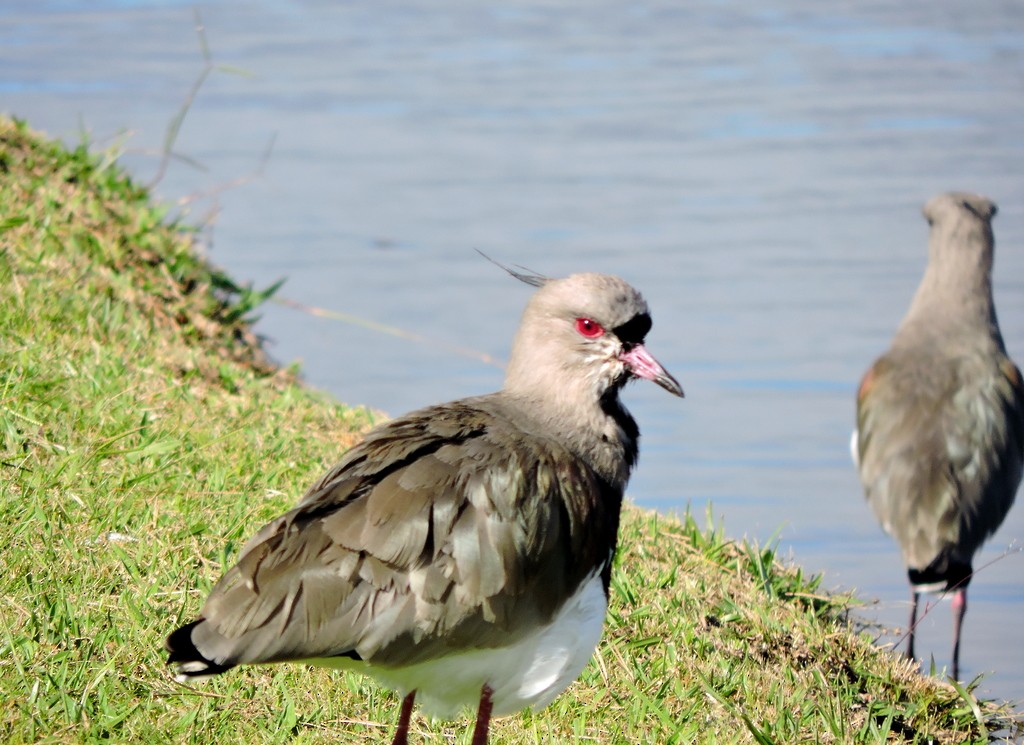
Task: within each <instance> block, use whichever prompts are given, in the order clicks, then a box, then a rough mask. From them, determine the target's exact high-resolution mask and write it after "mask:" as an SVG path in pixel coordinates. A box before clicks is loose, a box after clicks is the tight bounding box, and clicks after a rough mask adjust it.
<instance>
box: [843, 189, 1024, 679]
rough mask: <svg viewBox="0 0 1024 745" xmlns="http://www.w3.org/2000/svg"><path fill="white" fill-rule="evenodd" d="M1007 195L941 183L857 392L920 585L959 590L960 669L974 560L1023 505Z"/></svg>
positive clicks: (888, 525) (880, 484) (893, 517)
mask: <svg viewBox="0 0 1024 745" xmlns="http://www.w3.org/2000/svg"><path fill="white" fill-rule="evenodd" d="M995 213H996V206H995V205H994V204H992V203H991V202H990V201H988V200H987V199H984V198H983V197H979V196H975V195H973V194H961V193H954V194H942V195H939V196H937V197H935V198H933V199H932V200H930V201H929V202H928V203H927V204H926V205H925V207H924V216H925V217H926V218H927V220H928V223H929V225H930V226H931V236H930V239H929V242H928V267H927V269H926V270H925V273H924V278H923V279H922V280H921V284H920V286H919V287H918V289H917V294H915V295H914V299H913V302H912V303H911V305H910V310H909V311H908V312H907V315H906V316H905V317H904V319H903V322H902V323H901V324H900V326H899V329H898V330H897V331H896V336H895V338H894V339H893V341H892V346H891V347H890V348H889V350H888V351H887V352H886V353H885V354H883V355H882V356H881V357H879V358H878V360H876V361H875V363H874V364H873V365H872V366H871V368H870V369H869V370H868V371H867V373H866V374H865V375H864V378H863V380H862V381H861V384H860V388H859V390H858V393H857V429H856V431H855V433H854V442H853V451H854V460H855V461H856V462H857V467H858V470H859V472H860V478H861V482H862V483H863V485H864V493H865V495H866V496H867V501H868V503H869V504H870V505H871V509H872V510H873V511H874V513H875V516H876V517H877V518H878V520H879V521H880V522H881V524H882V527H883V528H884V529H885V530H886V531H887V532H888V533H890V534H891V535H892V536H893V537H894V538H895V539H896V540H897V542H898V543H899V545H900V548H901V550H902V552H903V561H904V563H905V564H906V567H907V575H908V577H909V579H910V585H911V610H910V627H909V630H908V641H907V655H908V656H909V657H911V658H913V656H914V627H915V626H916V624H917V603H918V596H919V594H920V593H921V592H922V591H938V592H952V594H953V659H952V673H953V677H954V678H959V674H960V666H959V660H960V629H961V625H962V623H963V618H964V614H965V613H966V611H967V585H968V583H969V582H970V580H971V574H972V571H973V570H972V566H971V561H972V559H973V557H974V553H975V552H976V551H977V550H978V548H979V547H980V546H981V544H982V543H983V542H984V541H985V540H986V539H987V538H988V537H989V536H990V535H992V533H993V532H994V531H995V530H996V528H998V527H999V525H1000V523H1002V522H1003V518H1004V517H1006V513H1007V511H1008V510H1009V509H1010V505H1011V504H1013V500H1014V495H1015V494H1016V492H1017V485H1018V484H1019V483H1020V478H1021V465H1022V459H1024V385H1022V384H1021V374H1020V370H1018V369H1017V367H1016V366H1015V365H1014V364H1013V362H1012V361H1011V360H1010V358H1009V357H1007V355H1006V350H1005V348H1004V346H1003V339H1002V336H1001V335H1000V333H999V324H998V323H997V322H996V310H995V306H994V304H993V302H992V254H993V239H992V226H991V219H992V216H993V215H995Z"/></svg>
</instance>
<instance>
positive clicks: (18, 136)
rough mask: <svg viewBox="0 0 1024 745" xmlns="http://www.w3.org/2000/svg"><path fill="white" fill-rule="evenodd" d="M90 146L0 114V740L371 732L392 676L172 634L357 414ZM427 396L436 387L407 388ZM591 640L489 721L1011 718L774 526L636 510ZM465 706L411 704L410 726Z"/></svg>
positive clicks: (682, 726)
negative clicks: (203, 677) (204, 658)
mask: <svg viewBox="0 0 1024 745" xmlns="http://www.w3.org/2000/svg"><path fill="white" fill-rule="evenodd" d="M194 238H195V235H194V233H193V232H192V231H191V230H190V229H189V228H188V227H187V226H183V225H178V224H168V222H167V220H166V215H165V213H164V212H163V211H162V210H161V209H160V208H159V207H158V206H156V205H154V204H153V203H152V202H151V201H150V199H149V196H148V194H146V192H145V191H144V190H142V189H140V188H139V187H137V186H136V185H134V184H133V183H132V181H131V180H129V179H128V178H127V177H126V176H125V175H124V174H123V173H122V172H120V171H119V170H118V168H117V166H116V164H115V162H114V159H112V158H109V157H106V158H105V157H101V156H96V155H91V154H89V153H88V152H87V151H86V149H84V148H79V149H77V150H73V151H68V150H66V149H65V148H63V147H62V146H59V145H57V144H54V143H52V142H49V141H47V140H45V139H41V138H39V137H38V136H36V135H34V134H33V133H31V132H30V131H29V130H28V129H27V128H26V127H25V126H24V125H22V124H19V123H15V122H11V121H9V120H4V119H0V546H2V547H3V548H2V556H3V570H4V571H3V572H2V573H0V740H2V741H3V742H6V743H27V742H89V743H92V742H119V743H120V742H136V743H160V742H168V743H196V744H200V743H202V744H206V743H213V742H217V743H236V742H238V743H283V742H296V743H321V742H322V743H328V742H329V743H339V742H341V743H349V742H352V743H355V742H364V741H367V740H369V741H377V742H389V741H390V735H391V730H392V727H393V724H394V720H395V718H396V714H397V707H396V704H397V702H396V699H395V697H394V695H393V694H391V693H389V692H388V691H385V690H382V689H380V688H378V687H376V686H375V685H374V684H372V683H371V682H369V681H367V680H364V679H361V678H358V677H355V676H352V675H346V674H340V673H336V672H331V671H326V670H311V669H307V668H303V667H301V666H297V665H282V666H271V667H263V668H246V669H240V670H235V671H232V672H231V673H229V674H227V675H225V676H222V677H220V678H218V679H216V680H212V681H210V682H208V683H207V684H205V685H197V686H195V687H186V686H182V685H179V684H177V683H175V682H174V681H173V680H172V678H171V676H170V675H169V674H168V671H167V668H166V667H165V665H164V658H163V654H162V644H163V639H164V637H165V636H166V634H167V633H168V632H169V631H171V630H173V629H174V628H175V627H176V625H177V624H179V623H181V622H182V621H185V620H188V619H189V618H190V617H191V616H192V615H193V614H195V612H196V611H197V610H198V608H199V605H200V603H201V601H202V598H203V596H204V594H205V592H206V591H207V590H208V589H209V588H210V586H211V585H212V583H213V582H214V581H216V579H217V577H218V576H219V574H220V572H221V570H222V569H223V568H224V567H225V565H226V564H227V563H229V562H230V561H231V558H232V556H234V555H235V554H236V552H237V550H238V548H239V547H240V545H241V544H242V543H243V542H244V541H245V539H246V538H247V537H248V536H249V535H250V534H251V533H252V532H253V531H254V530H255V529H256V528H258V527H259V526H260V525H261V524H262V523H264V522H265V521H266V520H268V519H269V518H271V517H272V516H274V515H275V514H277V513H279V512H280V511H282V510H284V509H286V508H287V507H288V506H289V505H290V504H291V503H292V502H293V501H294V500H295V499H296V497H297V496H298V495H299V494H300V493H301V492H302V490H303V489H304V487H305V486H306V485H307V483H308V482H309V481H310V480H312V479H313V478H315V477H316V476H318V475H319V474H320V472H321V471H322V470H323V469H324V468H325V467H327V466H328V465H330V464H331V463H332V462H333V461H334V460H336V459H337V457H338V456H339V454H340V453H341V452H342V451H343V450H344V449H345V447H347V446H348V445H350V444H351V443H352V442H353V441H354V440H355V439H356V438H357V437H358V436H359V433H360V432H362V431H364V430H365V429H366V428H367V427H368V426H370V425H371V424H372V422H373V418H374V417H373V415H372V414H371V413H370V412H367V411H365V410H362V409H349V408H345V407H343V406H341V405H339V404H338V403H336V402H334V401H333V400H331V399H330V398H329V397H327V396H325V395H323V394H320V393H318V392H316V391H312V390H309V389H308V388H306V387H305V386H303V385H302V384H301V382H300V381H298V380H297V379H296V377H295V375H294V371H291V370H287V369H278V368H275V367H274V366H273V365H271V364H269V363H268V362H267V361H266V360H264V359H263V356H262V354H261V353H260V350H259V346H258V344H257V342H256V339H255V338H254V337H253V334H252V331H251V329H250V325H249V321H250V320H251V318H252V315H253V312H254V311H255V310H256V308H257V306H258V305H259V303H260V302H262V300H264V299H265V298H266V296H267V295H268V293H269V292H270V291H272V290H273V288H269V289H268V290H267V291H256V290H253V289H251V288H246V287H242V286H239V285H238V284H236V283H235V282H233V281H232V280H231V279H230V278H228V277H227V276H225V275H224V274H223V273H221V272H219V271H217V270H215V269H213V268H211V267H210V266H209V265H208V264H207V263H206V262H204V261H203V260H202V259H201V257H200V256H199V255H198V254H197V251H196V249H195V246H194V243H195V240H194ZM424 403H429V402H424ZM621 546H622V550H621V552H620V555H619V561H618V568H617V572H616V574H615V577H614V580H613V596H612V600H611V608H610V612H609V617H608V624H607V628H606V634H605V640H604V641H603V642H602V644H601V646H600V647H599V649H598V652H597V654H596V655H595V658H594V660H593V661H592V663H591V664H590V665H589V666H588V667H587V669H586V670H585V672H584V674H583V675H582V677H581V679H580V680H579V681H578V682H577V683H576V684H574V685H573V686H572V687H571V688H570V689H569V690H568V691H567V692H566V693H564V694H563V695H562V696H560V697H559V698H558V699H556V701H555V702H554V703H553V704H552V705H551V706H550V707H548V708H547V709H546V710H544V711H543V712H540V713H537V714H529V713H527V714H524V715H521V716H514V717H509V718H506V719H503V720H500V721H498V722H496V723H495V726H494V730H493V734H492V741H493V742H494V743H511V744H513V745H515V744H518V743H552V742H566V743H569V742H599V743H688V742H708V743H713V742H723V743H724V742H729V743H732V742H748V743H788V742H821V743H854V742H857V743H860V742H864V743H876V742H920V743H925V742H932V741H936V742H939V741H941V742H984V741H986V739H987V735H986V733H987V732H993V731H997V730H999V729H1000V728H1006V727H1011V726H1014V720H1013V716H1014V715H1012V714H1010V713H1009V712H1007V711H1006V710H1005V708H1000V707H998V706H996V705H995V704H993V703H990V702H977V701H975V699H974V698H973V696H972V694H971V693H970V691H969V690H965V689H958V688H956V687H953V686H950V685H948V684H945V683H943V682H941V681H937V680H934V679H931V678H927V677H923V676H921V675H919V674H918V673H917V672H916V671H915V669H914V667H913V666H912V665H910V664H908V663H907V662H906V661H904V660H902V659H900V658H898V657H895V656H893V655H891V654H889V653H887V652H885V651H883V650H879V649H877V648H876V647H874V646H873V645H872V644H871V640H870V639H869V638H868V637H867V636H866V635H862V634H857V633H855V632H853V631H851V630H850V628H849V625H848V623H847V621H846V616H847V612H848V610H849V606H850V604H851V602H852V601H851V599H849V598H843V597H833V596H829V595H828V594H827V593H825V592H823V591H822V590H821V588H819V579H818V578H815V577H808V576H805V575H804V574H802V573H801V571H800V570H799V569H796V568H792V567H785V566H783V565H781V564H780V563H779V562H778V561H777V560H776V557H775V556H774V554H773V552H772V551H771V550H768V549H764V548H758V547H755V546H751V545H747V544H745V543H740V542H734V541H731V540H729V539H728V538H726V537H725V535H724V534H723V533H722V532H721V531H720V530H702V529H700V528H699V527H698V524H697V522H696V521H695V520H694V519H692V518H691V517H690V516H689V515H684V516H682V517H680V518H679V519H671V518H666V517H663V516H657V515H654V514H651V513H647V512H642V511H640V510H636V509H629V510H627V513H626V515H625V519H624V522H623V528H622V536H621ZM470 729H471V727H470V724H469V720H468V718H467V719H466V720H462V721H458V722H454V723H447V724H446V723H440V722H431V721H430V720H428V719H425V718H423V717H419V716H417V717H416V718H415V720H414V726H413V730H414V732H413V735H414V739H415V741H417V742H425V743H467V742H468V741H469V731H470Z"/></svg>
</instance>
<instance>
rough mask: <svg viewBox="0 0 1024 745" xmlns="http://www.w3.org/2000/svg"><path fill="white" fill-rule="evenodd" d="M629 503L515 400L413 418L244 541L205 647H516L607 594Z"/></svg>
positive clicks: (404, 657) (408, 655)
mask: <svg viewBox="0 0 1024 745" xmlns="http://www.w3.org/2000/svg"><path fill="white" fill-rule="evenodd" d="M621 497H622V485H621V484H610V483H607V482H605V481H604V480H602V479H601V478H600V476H598V474H597V473H596V472H595V471H594V470H593V469H591V468H590V467H589V466H588V465H587V463H585V462H584V461H582V460H581V459H579V458H578V457H574V456H573V455H572V454H571V453H569V452H568V451H567V450H566V449H565V448H564V447H562V446H561V445H560V444H559V443H558V442H557V441H554V440H550V439H546V438H543V437H538V436H537V435H536V434H535V433H531V434H529V435H528V436H527V435H524V433H523V431H522V428H521V425H520V424H519V423H517V422H516V421H514V420H513V419H512V418H510V417H509V416H507V415H506V413H505V407H503V406H502V400H501V394H494V395H492V396H485V397H479V398H477V399H467V400H465V401H461V402H454V403H451V404H446V405H444V406H443V407H432V408H428V409H423V410H420V411H418V412H414V413H412V414H409V415H406V416H403V417H401V418H399V419H396V420H393V421H391V422H388V423H386V424H385V425H383V426H381V427H379V428H377V429H376V430H374V431H373V432H371V433H370V434H369V435H368V436H367V438H366V440H364V441H363V442H362V443H361V444H359V445H358V446H356V447H355V448H353V449H352V450H351V451H350V452H349V453H347V454H346V456H345V458H344V459H343V460H342V461H341V462H340V463H339V464H338V465H337V466H335V467H334V468H332V469H331V470H330V471H329V472H328V473H327V474H325V476H324V477H323V478H321V479H320V480H319V481H318V482H317V483H315V484H314V485H313V486H312V487H311V488H310V489H309V490H308V491H307V493H306V495H305V496H304V497H303V499H302V501H301V502H300V504H299V506H298V507H296V508H295V509H293V510H291V511H290V512H288V513H286V514H285V515H283V516H281V517H280V518H278V519H277V520H275V521H273V522H272V523H270V524H269V525H267V526H266V527H264V528H263V529H262V530H261V531H260V532H259V533H258V534H257V535H256V536H255V537H254V538H253V539H252V540H251V541H250V542H249V543H248V544H247V545H246V546H245V548H244V549H243V551H242V554H241V557H240V559H239V562H238V564H237V565H236V566H235V567H233V568H232V569H231V570H229V571H228V572H227V573H226V574H225V576H224V577H223V578H222V579H221V581H220V582H219V583H218V584H217V586H216V587H215V589H214V590H213V592H212V593H211V595H210V597H209V599H208V601H207V603H206V605H205V607H204V608H203V610H202V613H201V616H202V618H203V619H204V620H203V621H202V622H201V625H199V626H196V627H195V628H193V629H192V630H191V635H192V636H191V639H192V642H193V643H194V644H195V645H196V647H197V648H198V649H199V651H201V652H202V654H203V655H204V656H206V657H208V658H211V659H214V660H215V661H216V662H217V663H218V664H229V665H234V664H242V663H254V662H270V661H284V660H289V659H291V660H296V659H316V658H324V657H332V656H345V657H350V658H353V659H357V660H363V661H366V662H370V663H373V664H376V665H383V666H389V665H409V664H414V663H417V662H422V661H424V660H429V659H433V658H438V657H444V656H445V655H449V654H452V653H453V652H458V651H460V650H466V649H475V648H487V647H497V646H502V645H506V644H508V643H509V642H510V640H512V639H513V638H514V636H515V635H516V634H517V633H521V632H522V630H523V629H529V628H532V627H535V626H537V625H540V624H543V623H546V622H547V621H548V620H550V618H551V617H552V616H553V615H554V614H555V612H556V611H557V610H558V608H559V605H560V603H561V602H563V601H564V599H565V598H567V597H571V596H572V594H573V592H574V591H575V590H576V588H577V587H578V586H579V585H580V584H581V583H582V582H583V581H584V580H585V579H586V578H587V577H588V576H589V575H592V574H593V573H594V571H595V568H596V571H597V573H598V574H600V575H602V577H603V580H604V582H605V586H606V587H607V578H608V576H609V572H610V561H611V555H610V551H609V547H610V548H611V549H614V546H615V536H616V532H617V527H618V513H619V508H620V504H621Z"/></svg>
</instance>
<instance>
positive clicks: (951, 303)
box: [898, 220, 1002, 347]
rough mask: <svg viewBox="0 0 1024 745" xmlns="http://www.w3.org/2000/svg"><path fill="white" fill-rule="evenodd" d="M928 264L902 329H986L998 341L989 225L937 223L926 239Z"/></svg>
mask: <svg viewBox="0 0 1024 745" xmlns="http://www.w3.org/2000/svg"><path fill="white" fill-rule="evenodd" d="M928 254H929V260H928V268H927V269H926V270H925V273H924V277H923V278H922V280H921V284H920V286H919V287H918V288H917V292H916V293H915V295H914V299H913V301H912V302H911V304H910V309H909V310H908V311H907V314H906V316H905V317H904V319H903V322H902V324H901V325H900V329H899V332H898V336H899V335H902V334H903V332H905V331H906V332H912V333H915V334H916V333H917V330H918V329H919V328H920V327H922V326H927V327H929V328H932V329H935V330H936V333H943V334H948V333H956V332H958V331H960V332H966V333H974V334H979V335H981V334H984V335H985V336H986V337H988V338H993V339H996V340H998V344H999V346H1000V347H1001V346H1002V338H1001V337H1000V335H999V324H998V322H997V319H996V311H995V304H994V303H993V302H992V254H993V247H992V234H991V229H990V228H989V227H988V225H980V224H978V223H977V222H976V221H967V220H957V221H955V222H954V224H952V225H949V226H934V227H933V228H932V233H931V236H930V239H929V242H928Z"/></svg>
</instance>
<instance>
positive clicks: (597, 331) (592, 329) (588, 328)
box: [576, 318, 604, 339]
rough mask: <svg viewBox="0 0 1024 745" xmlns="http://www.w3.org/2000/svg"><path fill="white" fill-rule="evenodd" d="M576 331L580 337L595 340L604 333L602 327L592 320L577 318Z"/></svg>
mask: <svg viewBox="0 0 1024 745" xmlns="http://www.w3.org/2000/svg"><path fill="white" fill-rule="evenodd" d="M576 330H577V331H578V332H579V333H580V336H585V337H587V338H588V339H596V338H597V337H599V336H601V335H602V334H603V333H604V326H602V325H601V324H599V323H598V322H597V321H595V320H594V319H592V318H577V319H576Z"/></svg>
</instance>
